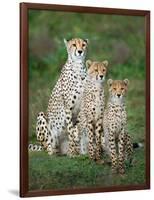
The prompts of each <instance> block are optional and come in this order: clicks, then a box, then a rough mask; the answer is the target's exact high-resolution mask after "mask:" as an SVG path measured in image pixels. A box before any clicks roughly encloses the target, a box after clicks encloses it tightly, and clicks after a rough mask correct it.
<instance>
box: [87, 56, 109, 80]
mask: <svg viewBox="0 0 154 200" xmlns="http://www.w3.org/2000/svg"><path fill="white" fill-rule="evenodd" d="M107 66H108V61H107V60H105V61H103V62H96V61H91V60H87V61H86V67H87V73H88V76H89V77H90V79H91V80H93V81H97V82H100V83H102V82H104V81H105V76H106V72H107Z"/></svg>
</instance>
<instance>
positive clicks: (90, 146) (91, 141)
mask: <svg viewBox="0 0 154 200" xmlns="http://www.w3.org/2000/svg"><path fill="white" fill-rule="evenodd" d="M87 133H88V138H89V142H88V152H89V157H90V159H92V160H95V148H94V127H93V124H92V122H89V123H88V125H87Z"/></svg>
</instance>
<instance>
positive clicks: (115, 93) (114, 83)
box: [107, 79, 129, 101]
mask: <svg viewBox="0 0 154 200" xmlns="http://www.w3.org/2000/svg"><path fill="white" fill-rule="evenodd" d="M107 83H108V86H109V93H110V97H112V99H113V100H119V101H120V100H122V99H123V97H125V95H126V93H127V89H128V84H129V80H128V79H124V80H112V79H109V80H108V82H107Z"/></svg>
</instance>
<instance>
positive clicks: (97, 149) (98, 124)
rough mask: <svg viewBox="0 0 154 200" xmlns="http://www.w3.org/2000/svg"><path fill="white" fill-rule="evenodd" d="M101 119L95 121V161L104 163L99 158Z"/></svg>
mask: <svg viewBox="0 0 154 200" xmlns="http://www.w3.org/2000/svg"><path fill="white" fill-rule="evenodd" d="M102 124H103V122H102V119H99V120H98V121H97V123H96V129H95V133H96V161H97V162H98V163H104V161H103V160H101V136H102V137H103V130H102Z"/></svg>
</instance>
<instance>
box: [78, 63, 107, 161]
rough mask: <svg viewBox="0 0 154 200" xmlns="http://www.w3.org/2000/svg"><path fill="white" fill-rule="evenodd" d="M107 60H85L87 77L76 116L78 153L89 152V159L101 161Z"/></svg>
mask: <svg viewBox="0 0 154 200" xmlns="http://www.w3.org/2000/svg"><path fill="white" fill-rule="evenodd" d="M107 66H108V61H106V60H105V61H103V62H95V61H91V60H87V62H86V67H87V78H86V80H85V83H84V91H83V96H82V98H81V109H80V112H79V115H78V118H77V126H76V127H75V128H76V129H77V130H78V134H79V138H80V145H79V146H80V154H87V153H88V154H89V157H90V159H92V160H95V161H97V162H99V161H101V154H100V151H101V132H102V124H103V113H104V105H105V99H104V81H105V76H106V72H107V68H106V67H107Z"/></svg>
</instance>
